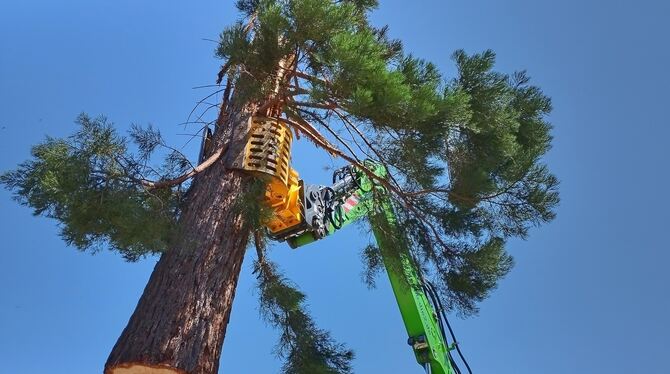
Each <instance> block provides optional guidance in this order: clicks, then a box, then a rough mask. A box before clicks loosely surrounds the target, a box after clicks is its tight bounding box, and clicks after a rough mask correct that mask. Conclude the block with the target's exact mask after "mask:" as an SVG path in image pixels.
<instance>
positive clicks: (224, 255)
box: [105, 160, 249, 374]
mask: <svg viewBox="0 0 670 374" xmlns="http://www.w3.org/2000/svg"><path fill="white" fill-rule="evenodd" d="M243 178H244V177H243V176H242V175H241V174H239V173H237V172H235V171H229V170H226V169H225V168H224V165H223V161H222V160H220V161H217V162H216V164H215V165H212V166H211V167H210V168H209V169H207V170H206V171H204V172H203V173H202V174H201V175H198V177H197V178H196V180H195V181H194V185H193V186H192V188H191V191H189V196H188V200H187V202H186V204H185V207H184V210H183V212H182V215H181V218H180V223H179V232H178V236H179V237H178V238H176V240H175V241H174V242H175V243H176V244H175V245H173V246H172V248H171V249H170V250H169V251H167V252H166V253H164V254H163V255H162V256H161V258H160V260H159V261H158V263H157V264H156V267H155V269H154V271H153V273H152V274H151V278H150V279H149V283H148V284H147V286H146V288H145V290H144V293H143V295H142V297H141V298H140V301H139V302H138V305H137V308H136V309H135V312H134V313H133V315H132V317H131V318H130V321H129V322H128V325H127V326H126V328H125V329H124V330H123V333H122V334H121V337H120V338H119V340H118V341H117V343H116V345H115V346H114V348H113V350H112V352H111V353H110V356H109V358H108V360H107V363H106V365H105V374H173V373H180V374H185V373H188V374H215V373H217V371H218V366H219V358H220V356H221V350H222V345H223V338H224V335H225V332H226V326H227V324H228V320H229V318H230V311H231V306H232V303H233V298H234V295H235V288H236V285H237V280H238V276H239V273H240V269H241V265H242V260H243V258H244V252H245V248H246V245H247V240H248V238H249V226H248V225H247V224H245V223H244V217H242V216H241V215H240V213H239V212H238V210H236V209H235V208H234V205H235V201H236V199H237V198H239V196H240V193H241V191H242V187H243V186H242V185H243V183H244V179H243Z"/></svg>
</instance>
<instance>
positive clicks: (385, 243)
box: [276, 162, 458, 374]
mask: <svg viewBox="0 0 670 374" xmlns="http://www.w3.org/2000/svg"><path fill="white" fill-rule="evenodd" d="M368 167H370V168H371V169H372V170H374V172H375V174H376V175H377V176H378V177H380V178H385V177H386V170H385V168H384V167H383V166H381V165H379V164H375V163H373V162H368ZM303 188H304V192H303V195H304V197H303V199H304V201H303V207H304V212H303V215H304V216H305V218H306V222H309V223H310V225H309V227H308V228H307V229H305V228H304V227H303V228H302V230H301V231H300V232H293V233H287V234H285V235H283V236H281V237H277V238H276V239H279V240H286V241H287V242H288V244H289V245H290V246H291V247H292V248H298V247H301V246H304V245H307V244H309V243H312V242H314V241H316V240H320V239H323V238H325V237H327V236H330V235H333V234H334V233H335V232H337V229H339V228H342V227H344V226H346V225H348V224H350V223H352V222H355V221H357V220H359V219H365V218H367V219H369V220H370V223H371V226H372V230H373V232H374V236H375V239H376V241H377V245H378V247H379V250H380V252H381V256H382V258H383V262H384V266H385V268H386V273H387V274H388V277H389V280H390V282H391V287H392V289H393V293H394V295H395V297H396V301H397V302H398V308H399V309H400V313H401V315H402V319H403V322H404V323H405V328H406V330H407V335H408V344H409V345H410V346H411V347H412V349H413V351H414V355H415V356H416V360H417V362H418V363H419V364H420V365H421V366H422V367H424V369H425V370H426V372H427V373H432V374H458V371H457V370H458V368H457V367H456V369H454V368H455V366H452V362H453V361H452V360H451V356H450V348H449V347H448V345H447V342H446V338H445V334H444V329H443V328H442V326H441V324H440V319H439V316H438V315H437V313H436V308H437V307H438V306H434V305H433V304H431V302H430V300H429V298H428V297H427V294H426V288H425V284H424V282H423V279H422V277H421V275H420V272H419V270H418V269H417V267H416V266H415V265H414V262H413V261H412V257H411V253H410V251H409V246H408V243H407V239H406V238H405V237H404V236H403V235H402V234H401V230H399V229H398V226H397V225H398V223H397V218H396V215H395V212H394V209H393V205H392V204H391V201H390V198H389V196H388V194H387V193H386V191H385V189H384V188H383V187H381V186H379V185H377V184H376V183H374V182H373V181H372V180H371V179H370V178H369V177H368V176H367V175H366V174H365V173H363V172H362V171H360V170H358V169H357V168H355V167H353V166H347V167H345V168H342V169H340V170H338V171H336V172H335V174H334V176H333V185H332V186H330V187H324V186H315V185H303Z"/></svg>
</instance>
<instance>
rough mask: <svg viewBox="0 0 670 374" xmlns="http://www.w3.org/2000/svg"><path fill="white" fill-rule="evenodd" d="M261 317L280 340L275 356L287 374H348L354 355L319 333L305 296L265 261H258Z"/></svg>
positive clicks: (255, 269)
mask: <svg viewBox="0 0 670 374" xmlns="http://www.w3.org/2000/svg"><path fill="white" fill-rule="evenodd" d="M254 272H255V273H256V274H257V276H258V290H259V293H260V306H261V315H262V316H263V317H264V318H265V320H266V321H267V322H268V323H269V324H270V325H272V326H273V327H275V328H278V329H280V331H281V337H280V339H279V343H278V345H277V347H276V353H277V355H278V356H279V357H281V358H283V359H284V360H285V363H284V366H283V368H282V372H283V373H286V374H344V373H351V372H352V369H351V361H352V360H353V358H354V354H353V352H352V351H351V350H349V349H347V348H346V347H344V346H343V345H342V344H337V343H335V341H334V340H333V339H332V338H331V336H330V334H329V333H328V332H327V331H324V330H321V329H319V328H318V327H317V326H316V325H315V323H314V321H313V320H312V318H311V317H310V316H309V314H308V312H307V310H306V308H305V295H304V294H303V293H302V292H300V291H299V290H297V289H296V287H295V286H294V285H293V284H291V282H289V281H288V280H287V279H286V278H285V277H284V276H283V275H282V274H281V273H280V272H279V271H278V269H277V266H276V265H275V264H273V263H271V262H268V261H267V260H262V261H257V262H256V263H255V264H254Z"/></svg>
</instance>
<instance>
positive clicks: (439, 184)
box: [0, 0, 559, 373]
mask: <svg viewBox="0 0 670 374" xmlns="http://www.w3.org/2000/svg"><path fill="white" fill-rule="evenodd" d="M376 6H377V2H376V1H373V0H339V1H332V0H240V1H238V3H237V7H238V8H239V10H240V12H241V14H242V18H241V19H240V21H239V22H237V23H235V24H233V25H231V26H229V27H228V28H226V29H225V30H224V31H223V32H222V33H221V36H220V41H219V44H218V46H217V49H216V56H218V57H219V58H221V59H222V60H223V61H224V62H223V64H222V67H221V70H220V72H219V74H218V82H217V84H218V85H219V87H217V90H216V92H222V93H223V102H222V103H221V104H220V105H218V106H217V107H218V108H219V109H220V110H221V111H222V112H226V111H229V110H231V108H233V107H238V108H239V107H242V106H245V105H253V108H255V111H256V113H257V114H261V115H272V116H276V117H278V118H281V120H282V121H284V122H285V123H287V124H289V125H290V126H291V127H292V128H293V130H294V131H295V132H296V133H297V134H299V135H301V136H303V137H305V138H307V139H309V140H311V141H312V142H313V143H314V144H315V145H316V146H317V147H318V148H321V149H323V150H325V151H326V152H328V153H329V154H331V155H332V156H333V157H336V158H340V159H342V160H343V161H345V162H348V163H353V164H355V165H357V166H359V167H360V168H362V169H365V168H366V167H365V163H364V162H363V160H364V159H366V158H370V159H374V160H377V161H378V162H380V163H382V164H383V165H384V166H385V167H386V168H387V169H388V171H389V177H388V178H387V179H384V180H378V183H380V184H382V185H384V187H386V189H387V190H388V192H389V194H390V195H391V196H392V198H393V201H394V204H395V208H396V210H397V212H398V214H399V216H400V220H401V223H402V225H400V226H401V227H404V228H405V232H403V233H400V234H401V235H404V236H406V237H407V239H408V242H409V243H410V244H411V247H412V248H411V250H412V253H413V255H414V257H415V259H416V261H417V262H418V265H420V266H421V268H422V269H423V270H424V272H425V274H426V276H428V277H430V278H431V279H433V281H434V283H435V284H436V285H438V288H439V290H440V291H441V292H442V294H443V295H445V296H446V300H447V305H448V308H450V309H452V310H454V311H457V312H459V313H461V314H463V315H471V314H474V313H476V312H477V304H478V302H480V301H482V300H484V299H485V298H486V297H487V296H488V295H489V293H490V292H491V290H493V289H494V288H495V287H496V286H497V283H498V281H499V279H500V278H501V277H503V276H504V275H505V274H507V273H508V272H509V270H510V269H511V267H512V264H513V261H512V257H511V256H510V255H509V254H508V253H507V252H506V250H505V244H506V242H507V240H508V239H510V238H513V237H519V238H526V237H527V235H528V232H529V229H530V228H531V227H533V226H537V225H539V224H541V223H544V222H548V221H550V220H551V219H553V218H554V208H555V207H556V205H557V204H558V202H559V197H558V191H557V188H558V181H557V179H556V178H555V177H554V176H553V175H552V174H551V172H550V171H549V169H548V168H547V166H546V165H545V164H544V163H543V161H542V157H543V155H544V154H545V153H546V152H547V151H548V150H549V148H550V145H551V140H552V139H551V135H550V130H551V125H550V123H549V122H548V121H547V115H548V114H549V113H550V111H551V101H550V99H549V98H548V97H547V96H546V95H545V94H544V93H543V92H542V90H541V89H540V88H538V87H536V86H533V85H531V84H530V79H529V77H528V75H527V74H526V73H525V72H524V71H520V72H515V73H512V74H505V73H501V72H497V71H495V70H494V64H495V54H494V53H493V52H492V51H484V52H482V53H476V54H467V53H466V52H464V51H462V50H459V51H456V52H455V53H454V54H453V61H454V62H455V64H456V67H457V74H456V76H454V77H451V78H446V77H443V76H442V75H441V74H440V72H439V71H438V68H437V67H436V65H434V64H433V63H431V62H428V61H425V60H423V59H420V58H417V57H415V56H413V55H411V54H408V53H406V52H405V51H404V49H403V46H402V43H401V42H400V41H398V40H395V39H392V38H390V37H389V35H388V28H387V27H374V26H372V25H371V24H370V23H369V21H368V15H369V12H370V11H371V10H373V9H374V8H375V7H376ZM202 118H203V116H199V119H198V120H196V121H193V122H194V123H196V124H198V125H200V126H210V125H213V124H214V123H213V122H209V121H207V120H203V119H202ZM77 122H78V123H79V124H80V130H79V131H78V132H77V133H76V134H75V135H74V136H72V137H70V138H65V139H53V138H48V139H47V140H46V141H44V142H43V143H41V144H39V145H37V146H35V147H34V148H33V152H32V156H33V157H32V159H31V160H29V161H27V162H25V163H23V164H21V165H20V166H19V168H18V169H17V170H15V171H10V172H8V173H5V174H4V175H2V177H1V179H0V182H2V183H3V184H4V185H5V186H6V187H8V188H10V189H12V190H14V192H15V194H16V197H17V199H18V200H19V201H20V202H22V203H23V204H25V205H27V206H30V207H31V208H33V210H34V212H35V214H41V215H46V216H48V217H52V218H55V219H56V220H57V221H58V222H59V223H60V224H61V228H62V235H63V238H64V239H65V240H66V241H67V242H68V243H69V244H72V245H74V246H76V247H78V248H80V249H90V248H96V245H99V244H100V243H107V244H109V245H110V247H111V248H113V249H115V250H117V251H119V252H120V253H121V254H122V255H123V256H124V257H126V258H128V259H129V260H135V259H137V258H139V257H141V256H142V255H144V254H147V253H157V252H160V251H162V250H165V248H166V246H167V244H166V243H168V242H169V240H170V237H171V235H175V232H174V229H175V223H176V222H177V220H178V218H179V211H180V206H181V204H186V203H188V192H186V191H187V190H188V184H189V182H188V178H186V177H184V178H179V176H180V175H184V174H186V176H187V177H192V176H193V175H196V174H197V172H199V171H200V170H202V169H203V168H204V167H206V165H204V166H195V165H192V164H191V163H190V162H189V161H188V158H187V157H186V156H184V155H182V154H180V153H179V152H177V151H176V150H175V149H174V148H170V147H169V146H168V145H166V144H165V143H164V142H163V140H162V138H161V136H160V133H159V132H158V130H156V129H154V128H151V127H149V128H139V127H134V128H133V130H132V131H131V133H130V136H129V138H126V137H123V136H120V135H119V134H118V133H117V132H116V131H115V130H114V128H113V126H112V125H111V124H110V123H109V122H108V121H107V120H106V119H104V118H91V117H89V116H87V115H81V116H80V117H79V118H78V120H77ZM215 131H218V129H217V130H215ZM133 144H134V145H135V146H132V145H133ZM161 148H162V149H164V150H166V151H167V152H163V155H164V156H165V160H164V162H163V163H162V164H159V165H158V166H156V165H154V164H153V163H151V162H150V161H151V155H152V154H153V153H155V151H156V150H157V149H161ZM224 153H225V149H219V151H218V153H217V152H214V153H213V156H212V157H210V158H214V156H216V157H220V156H221V154H224ZM371 177H372V175H371ZM175 178H176V179H175ZM168 182H174V183H168ZM378 256H379V251H377V250H375V248H374V247H368V248H366V249H365V250H364V251H363V257H364V261H363V262H364V263H365V264H367V266H368V274H373V273H375V272H376V271H377V270H378V267H379V265H380V264H381V261H380V260H379V259H378ZM261 258H262V256H261ZM264 261H266V260H264ZM256 269H257V271H259V280H260V281H261V283H260V285H259V287H260V288H259V289H260V293H261V300H262V301H263V302H262V305H263V306H264V309H263V310H265V311H266V312H265V315H266V316H267V317H268V319H269V321H270V322H271V324H275V325H283V326H287V325H290V324H291V323H292V324H293V326H298V327H300V326H302V327H300V328H298V330H299V331H302V332H303V333H304V332H305V331H308V330H309V331H312V335H310V336H312V337H313V338H314V339H316V340H314V339H313V340H312V341H311V342H310V343H309V344H308V346H311V347H314V346H317V345H319V344H320V345H321V347H322V348H323V349H321V350H320V351H318V352H320V353H318V354H316V356H319V357H321V362H322V364H323V365H324V366H323V367H324V368H327V369H324V370H323V372H333V373H336V372H347V371H348V370H349V368H348V366H347V364H346V361H347V360H348V359H350V358H351V355H350V354H349V353H348V352H346V351H343V349H344V348H342V347H340V346H337V345H336V344H335V343H333V342H331V341H330V340H329V339H330V338H329V337H328V336H327V333H325V332H323V331H321V330H318V329H316V327H314V326H313V322H312V321H311V319H310V318H309V316H307V315H306V314H304V313H303V312H301V311H302V309H301V308H302V307H301V305H302V304H301V303H302V300H303V297H304V295H302V294H301V293H299V291H297V290H294V289H293V288H292V286H291V285H290V282H287V281H286V280H285V279H284V278H283V277H282V276H281V275H280V274H278V273H277V272H276V271H277V269H276V267H275V265H274V264H271V263H267V262H266V263H259V264H258V265H257V267H256ZM288 289H293V290H294V291H295V292H296V293H292V291H287V290H288ZM273 290H274V291H273ZM277 290H281V292H275V291H277ZM279 294H284V295H285V298H279V297H278V295H279ZM278 309H281V310H284V311H285V312H286V313H288V314H282V313H277V312H276V310H278ZM296 311H300V312H299V313H298V314H296ZM291 313H293V314H291ZM296 315H299V316H303V317H301V318H302V319H298V320H291V319H290V318H289V319H287V318H286V316H296ZM289 331H290V330H289ZM285 334H288V335H287V337H286V339H288V340H289V341H294V342H295V341H296V340H295V339H297V336H298V335H300V334H298V335H295V336H294V335H291V333H290V332H289V333H285ZM319 334H321V335H319ZM324 334H326V335H324ZM303 335H304V334H303ZM291 336H293V338H291ZM319 337H320V338H319ZM282 339H285V337H284V335H283V336H282ZM291 339H293V340H291ZM316 341H318V344H317V343H315V342H316ZM293 346H294V347H295V345H293ZM302 347H304V345H303V346H302ZM324 347H325V348H324ZM279 352H280V353H282V352H284V353H285V357H287V359H288V361H287V365H286V366H285V371H286V372H288V373H298V372H305V371H301V370H299V369H295V368H296V367H300V365H302V364H300V363H297V361H295V357H294V356H296V355H295V354H294V353H295V351H291V350H288V351H287V350H284V349H283V348H282V349H279ZM287 352H288V353H287ZM297 356H300V355H299V354H298V355H297ZM297 356H296V357H297ZM291 357H293V358H291ZM317 361H318V360H317ZM296 365H298V366H296ZM305 365H307V364H305ZM304 367H309V365H307V366H304ZM319 372H321V371H319Z"/></svg>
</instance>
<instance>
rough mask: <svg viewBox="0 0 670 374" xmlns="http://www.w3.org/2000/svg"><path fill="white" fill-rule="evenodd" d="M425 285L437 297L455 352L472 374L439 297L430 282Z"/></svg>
mask: <svg viewBox="0 0 670 374" xmlns="http://www.w3.org/2000/svg"><path fill="white" fill-rule="evenodd" d="M426 283H427V284H428V287H430V288H431V289H432V292H433V293H435V296H436V297H437V302H438V305H439V310H440V313H441V314H442V318H444V322H445V323H446V325H447V328H448V329H449V334H451V338H452V339H453V340H454V343H455V344H454V345H455V346H456V352H458V356H459V357H460V358H461V361H463V363H464V364H465V367H466V368H467V369H468V373H470V374H472V369H470V365H469V364H468V361H467V360H466V359H465V357H464V356H463V352H461V348H460V347H459V346H458V341H457V340H456V335H455V334H454V330H453V329H452V328H451V324H450V323H449V319H448V318H447V313H446V312H445V309H444V307H443V306H442V300H440V296H439V295H438V294H437V292H436V291H435V286H433V284H432V283H430V281H426Z"/></svg>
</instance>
